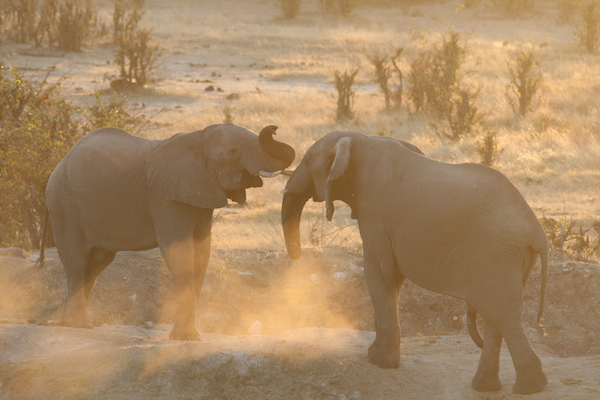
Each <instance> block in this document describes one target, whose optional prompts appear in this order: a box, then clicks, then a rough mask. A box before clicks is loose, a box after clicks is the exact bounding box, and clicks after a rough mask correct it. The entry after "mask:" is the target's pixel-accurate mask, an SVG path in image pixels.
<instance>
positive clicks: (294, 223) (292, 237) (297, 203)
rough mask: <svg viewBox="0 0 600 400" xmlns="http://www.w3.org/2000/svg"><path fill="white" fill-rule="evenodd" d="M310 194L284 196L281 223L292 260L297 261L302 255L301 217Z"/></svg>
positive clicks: (288, 193) (287, 194)
mask: <svg viewBox="0 0 600 400" xmlns="http://www.w3.org/2000/svg"><path fill="white" fill-rule="evenodd" d="M309 198H310V194H306V193H293V192H287V193H285V194H284V195H283V204H282V206H281V223H282V224H283V236H284V237H285V246H286V248H287V252H288V255H289V256H290V258H291V259H293V260H297V259H299V258H300V256H301V255H302V247H301V245H300V217H301V216H302V210H303V209H304V205H305V204H306V202H307V201H308V199H309Z"/></svg>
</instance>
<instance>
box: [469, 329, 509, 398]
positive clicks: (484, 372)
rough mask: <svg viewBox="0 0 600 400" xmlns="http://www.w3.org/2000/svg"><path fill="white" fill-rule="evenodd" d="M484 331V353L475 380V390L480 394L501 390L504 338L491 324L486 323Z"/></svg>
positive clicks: (473, 384)
mask: <svg viewBox="0 0 600 400" xmlns="http://www.w3.org/2000/svg"><path fill="white" fill-rule="evenodd" d="M483 329H484V331H483V351H482V353H481V357H480V358H479V366H478V367H477V373H476V374H475V377H474V378H473V382H472V386H473V389H475V390H477V391H479V392H492V391H497V390H500V389H501V384H500V378H498V372H499V371H500V348H501V345H502V336H501V335H500V332H498V330H497V329H496V328H495V327H494V326H493V325H492V324H491V323H489V322H487V321H485V326H484V328H483Z"/></svg>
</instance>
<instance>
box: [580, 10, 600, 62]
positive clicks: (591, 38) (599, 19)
mask: <svg viewBox="0 0 600 400" xmlns="http://www.w3.org/2000/svg"><path fill="white" fill-rule="evenodd" d="M580 10H581V11H580V18H579V20H578V21H577V22H578V23H577V25H576V26H575V35H576V36H577V37H578V38H579V44H581V45H582V46H583V47H585V49H586V50H587V51H588V52H589V53H594V52H595V51H596V50H597V48H598V41H599V40H600V7H599V5H598V0H589V1H588V2H587V3H585V4H584V5H583V6H582V7H581V8H580Z"/></svg>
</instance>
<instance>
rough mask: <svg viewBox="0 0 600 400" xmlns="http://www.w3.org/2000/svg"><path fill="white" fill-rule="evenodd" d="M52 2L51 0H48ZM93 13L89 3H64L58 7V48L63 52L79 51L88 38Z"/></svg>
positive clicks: (74, 1)
mask: <svg viewBox="0 0 600 400" xmlns="http://www.w3.org/2000/svg"><path fill="white" fill-rule="evenodd" d="M49 1H50V2H52V1H53V0H49ZM94 16H95V11H94V8H93V6H92V3H91V1H89V0H87V1H85V2H84V4H81V2H80V1H77V0H71V1H66V2H64V3H62V4H61V5H60V12H59V18H58V48H59V49H61V50H65V51H81V48H82V46H83V42H84V41H85V40H86V39H87V37H88V36H89V32H90V28H91V26H92V22H93V20H94Z"/></svg>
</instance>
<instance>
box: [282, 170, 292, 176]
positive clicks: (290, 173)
mask: <svg viewBox="0 0 600 400" xmlns="http://www.w3.org/2000/svg"><path fill="white" fill-rule="evenodd" d="M293 173H294V171H290V170H289V169H284V170H283V171H281V175H285V176H291V175H292V174H293Z"/></svg>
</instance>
